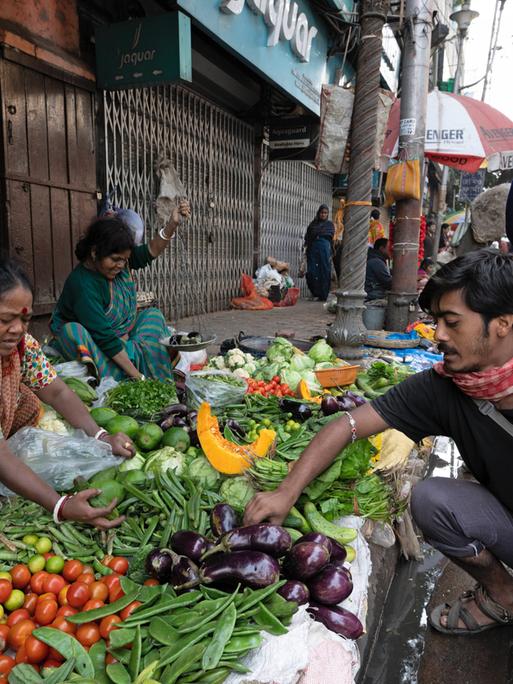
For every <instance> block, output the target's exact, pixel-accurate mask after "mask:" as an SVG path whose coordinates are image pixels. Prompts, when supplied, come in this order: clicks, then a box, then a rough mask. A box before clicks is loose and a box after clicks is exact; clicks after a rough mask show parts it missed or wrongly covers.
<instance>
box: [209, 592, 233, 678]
mask: <svg viewBox="0 0 513 684" xmlns="http://www.w3.org/2000/svg"><path fill="white" fill-rule="evenodd" d="M236 622H237V609H236V608H235V606H234V605H233V603H230V605H229V606H228V608H227V609H226V610H225V611H224V613H223V614H222V615H221V617H220V618H219V620H218V621H217V624H216V628H215V630H214V634H213V636H212V639H211V640H210V643H209V645H208V646H207V648H206V650H205V653H204V654H203V658H202V661H201V665H202V667H203V669H204V670H213V669H214V668H216V667H217V666H218V664H219V661H220V660H221V657H222V655H223V651H224V647H225V646H226V644H227V643H228V641H230V639H231V636H232V634H233V629H234V627H235V623H236Z"/></svg>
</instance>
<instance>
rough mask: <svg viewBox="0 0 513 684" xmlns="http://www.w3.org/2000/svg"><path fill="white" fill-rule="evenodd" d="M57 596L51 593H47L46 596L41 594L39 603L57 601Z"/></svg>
mask: <svg viewBox="0 0 513 684" xmlns="http://www.w3.org/2000/svg"><path fill="white" fill-rule="evenodd" d="M56 600H57V596H55V594H54V593H53V592H51V591H47V592H46V594H40V596H39V599H38V603H41V601H56Z"/></svg>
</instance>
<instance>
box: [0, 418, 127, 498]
mask: <svg viewBox="0 0 513 684" xmlns="http://www.w3.org/2000/svg"><path fill="white" fill-rule="evenodd" d="M7 444H8V446H9V448H10V449H11V451H12V452H13V453H14V454H15V456H17V457H18V458H19V459H20V461H22V462H23V463H24V464H25V465H27V466H28V467H29V468H31V469H32V470H33V471H34V472H35V473H36V474H37V475H39V477H40V478H41V479H43V480H44V481H45V482H48V484H49V485H51V486H52V487H54V489H57V490H58V491H61V490H66V489H70V488H71V487H72V486H73V480H74V479H75V478H76V477H78V476H82V477H84V478H85V479H86V480H88V479H89V478H90V477H92V476H93V475H94V474H95V473H97V472H99V471H100V470H104V469H105V468H110V466H115V465H119V464H120V463H121V459H120V458H118V457H116V456H114V455H113V453H112V449H111V448H110V445H109V444H106V443H105V442H100V441H98V440H97V439H93V438H92V437H88V436H87V435H86V434H85V432H82V430H76V431H75V432H74V433H73V434H72V435H59V434H56V433H54V432H47V431H46V430H38V429H37V428H32V427H27V428H23V429H21V430H18V432H17V433H16V434H15V435H13V436H12V437H10V438H9V439H8V440H7ZM12 494H13V492H11V491H10V490H9V489H7V487H4V486H3V485H0V496H11V495H12Z"/></svg>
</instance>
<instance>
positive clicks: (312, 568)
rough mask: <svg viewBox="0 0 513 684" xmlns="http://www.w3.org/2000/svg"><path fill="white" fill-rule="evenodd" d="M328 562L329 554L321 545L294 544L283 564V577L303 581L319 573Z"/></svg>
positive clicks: (310, 543) (311, 543) (309, 543)
mask: <svg viewBox="0 0 513 684" xmlns="http://www.w3.org/2000/svg"><path fill="white" fill-rule="evenodd" d="M329 560H330V553H329V551H328V549H327V548H326V547H325V546H323V544H317V543H316V542H302V543H301V544H295V545H294V546H293V547H292V549H291V550H290V551H289V553H288V554H287V556H286V557H285V560H284V562H283V571H284V573H285V576H286V577H288V578H290V579H298V580H305V579H308V578H309V577H313V576H314V575H316V574H317V573H318V572H320V571H321V570H322V569H323V567H324V566H325V565H327V564H328V562H329Z"/></svg>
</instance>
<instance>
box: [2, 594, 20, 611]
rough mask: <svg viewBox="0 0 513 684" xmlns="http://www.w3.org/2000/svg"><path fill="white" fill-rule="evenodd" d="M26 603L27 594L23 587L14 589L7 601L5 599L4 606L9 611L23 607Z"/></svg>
mask: <svg viewBox="0 0 513 684" xmlns="http://www.w3.org/2000/svg"><path fill="white" fill-rule="evenodd" d="M24 603H25V594H24V593H23V592H22V591H21V589H13V590H12V591H11V594H10V596H9V598H8V599H7V601H4V608H6V609H7V610H8V611H9V612H11V611H13V610H17V609H18V608H21V607H22V605H23V604H24Z"/></svg>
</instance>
